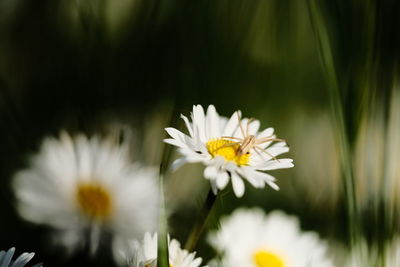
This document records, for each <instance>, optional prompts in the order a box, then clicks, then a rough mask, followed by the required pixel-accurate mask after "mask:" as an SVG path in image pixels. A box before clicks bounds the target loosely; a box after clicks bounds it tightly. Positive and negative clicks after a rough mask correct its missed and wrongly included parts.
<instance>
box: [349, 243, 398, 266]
mask: <svg viewBox="0 0 400 267" xmlns="http://www.w3.org/2000/svg"><path fill="white" fill-rule="evenodd" d="M381 245H382V244H378V243H372V244H371V243H368V242H367V241H366V240H365V239H364V238H362V239H361V240H359V241H358V242H357V243H356V244H355V245H354V246H353V247H352V248H351V249H350V250H347V251H348V255H347V259H346V261H345V262H344V263H343V265H344V266H346V267H364V266H379V267H398V266H400V236H399V235H393V237H392V238H391V239H390V240H386V241H385V242H384V243H383V246H381ZM382 248H383V249H382Z"/></svg>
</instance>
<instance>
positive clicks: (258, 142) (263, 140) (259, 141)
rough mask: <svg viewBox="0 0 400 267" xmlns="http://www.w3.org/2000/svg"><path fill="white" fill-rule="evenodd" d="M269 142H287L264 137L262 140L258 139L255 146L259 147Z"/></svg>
mask: <svg viewBox="0 0 400 267" xmlns="http://www.w3.org/2000/svg"><path fill="white" fill-rule="evenodd" d="M269 141H272V142H286V140H285V139H280V138H271V137H263V138H260V139H256V142H255V144H257V145H259V144H262V143H265V142H269Z"/></svg>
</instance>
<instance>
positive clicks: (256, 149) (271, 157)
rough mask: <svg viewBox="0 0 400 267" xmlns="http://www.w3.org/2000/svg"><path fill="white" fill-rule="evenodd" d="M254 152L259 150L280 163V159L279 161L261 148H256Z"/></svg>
mask: <svg viewBox="0 0 400 267" xmlns="http://www.w3.org/2000/svg"><path fill="white" fill-rule="evenodd" d="M254 150H255V151H257V150H259V151H261V152H264V153H265V154H267V155H268V156H270V157H271V158H272V159H273V160H276V161H278V162H279V159H277V158H276V157H275V156H274V155H272V154H271V153H269V152H268V151H267V150H265V149H262V148H261V147H259V146H254Z"/></svg>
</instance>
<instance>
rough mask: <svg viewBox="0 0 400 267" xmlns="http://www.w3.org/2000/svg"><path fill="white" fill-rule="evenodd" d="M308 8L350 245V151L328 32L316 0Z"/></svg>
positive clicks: (353, 230) (354, 222)
mask: <svg viewBox="0 0 400 267" xmlns="http://www.w3.org/2000/svg"><path fill="white" fill-rule="evenodd" d="M308 9H309V13H310V18H311V24H312V27H313V29H314V33H315V36H316V39H317V42H318V48H319V53H320V57H321V61H322V64H323V68H324V70H325V75H326V79H327V83H328V91H329V97H330V103H331V109H332V113H333V121H334V125H335V126H336V129H337V133H338V139H337V141H338V143H339V150H340V158H341V166H342V173H343V181H344V190H345V195H346V204H347V210H348V227H349V232H350V244H351V246H354V245H355V243H356V242H357V239H358V237H359V233H360V229H359V225H360V224H359V216H358V212H357V205H356V203H357V201H356V194H355V187H354V178H353V172H352V162H351V151H350V145H349V140H348V136H347V131H346V126H345V122H344V113H343V106H342V101H341V98H340V93H339V84H338V79H337V75H336V71H335V64H334V60H333V56H332V49H331V45H330V40H329V35H328V31H327V28H326V26H325V23H324V20H323V17H322V12H321V11H320V10H319V8H318V4H317V1H316V0H308Z"/></svg>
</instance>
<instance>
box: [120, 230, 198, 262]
mask: <svg viewBox="0 0 400 267" xmlns="http://www.w3.org/2000/svg"><path fill="white" fill-rule="evenodd" d="M113 253H114V257H115V259H116V261H117V262H118V263H119V264H120V265H121V266H128V267H143V266H145V267H156V266H157V233H155V234H153V235H151V234H149V233H146V234H145V235H144V238H143V241H142V242H139V241H137V240H135V239H126V238H124V237H116V238H115V239H114V243H113ZM168 253H169V265H170V267H199V266H200V264H201V262H202V259H201V258H196V252H193V253H189V252H188V251H187V250H185V249H182V248H181V245H180V243H179V242H178V241H177V240H175V239H172V240H170V241H169V242H168Z"/></svg>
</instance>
